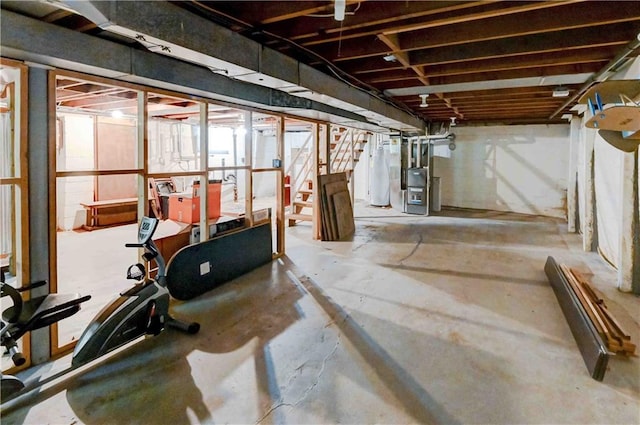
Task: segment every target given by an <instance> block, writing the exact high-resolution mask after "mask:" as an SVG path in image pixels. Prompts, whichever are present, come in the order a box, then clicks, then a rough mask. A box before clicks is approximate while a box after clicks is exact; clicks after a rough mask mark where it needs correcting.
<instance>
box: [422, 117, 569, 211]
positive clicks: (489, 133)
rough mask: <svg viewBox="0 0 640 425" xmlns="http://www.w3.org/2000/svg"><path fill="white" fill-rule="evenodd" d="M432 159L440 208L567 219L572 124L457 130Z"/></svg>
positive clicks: (461, 128) (463, 128)
mask: <svg viewBox="0 0 640 425" xmlns="http://www.w3.org/2000/svg"><path fill="white" fill-rule="evenodd" d="M452 132H453V133H454V134H455V135H456V146H457V147H456V150H455V151H453V152H452V153H451V157H450V158H443V157H435V158H434V176H436V177H440V178H441V190H442V193H441V195H442V205H444V206H452V207H462V208H477V209H487V210H496V211H511V212H517V213H524V214H537V215H545V216H551V217H560V218H566V198H567V174H568V173H567V167H568V165H569V133H570V127H569V125H568V124H567V125H564V124H559V125H527V126H487V127H457V128H455V127H454V128H453V131H452Z"/></svg>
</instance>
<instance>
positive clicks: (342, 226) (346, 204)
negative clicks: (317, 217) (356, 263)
mask: <svg viewBox="0 0 640 425" xmlns="http://www.w3.org/2000/svg"><path fill="white" fill-rule="evenodd" d="M318 190H319V193H320V207H321V217H322V219H321V222H322V240H324V241H337V240H344V239H346V238H349V237H350V236H352V235H353V234H354V233H355V223H354V221H353V206H352V205H351V195H350V194H349V188H348V187H347V175H346V173H336V174H327V175H320V176H318Z"/></svg>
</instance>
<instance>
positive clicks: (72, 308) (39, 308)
mask: <svg viewBox="0 0 640 425" xmlns="http://www.w3.org/2000/svg"><path fill="white" fill-rule="evenodd" d="M46 284H47V282H46V281H41V282H36V283H32V284H30V285H28V286H25V287H22V288H18V289H16V288H14V287H13V286H11V285H9V284H7V283H4V282H0V285H1V288H2V289H1V292H2V297H9V298H11V302H12V306H11V307H8V308H6V309H5V310H4V311H3V312H2V322H1V323H2V327H1V331H0V335H1V341H0V345H2V347H5V348H6V349H7V351H8V352H9V355H10V356H11V360H12V361H13V363H14V364H15V365H16V366H21V365H23V364H24V363H25V362H26V359H25V357H24V356H23V355H22V353H21V352H20V350H19V349H18V345H17V341H18V340H19V339H20V338H21V337H22V336H23V335H24V334H25V333H27V332H29V331H33V330H36V329H40V328H44V327H46V326H49V325H51V324H53V323H56V322H58V321H60V320H62V319H65V318H67V317H69V316H72V315H74V314H76V313H77V312H78V311H79V310H80V304H82V303H83V302H85V301H87V300H89V299H90V298H91V296H89V295H85V296H80V295H78V294H73V295H67V294H49V295H44V296H40V297H34V298H31V299H30V300H27V301H23V299H22V295H21V294H20V293H21V292H24V291H28V290H31V289H34V288H38V287H40V286H44V285H46ZM22 388H24V383H23V382H22V381H21V380H20V379H18V378H16V377H15V376H11V375H2V391H1V393H2V394H1V395H2V398H3V399H4V398H6V397H8V396H9V395H11V394H13V393H15V392H17V391H20V390H21V389H22Z"/></svg>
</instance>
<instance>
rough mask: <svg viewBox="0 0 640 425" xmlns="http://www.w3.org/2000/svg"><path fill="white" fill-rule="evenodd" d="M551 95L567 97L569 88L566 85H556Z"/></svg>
mask: <svg viewBox="0 0 640 425" xmlns="http://www.w3.org/2000/svg"><path fill="white" fill-rule="evenodd" d="M551 95H552V96H553V97H567V96H569V89H568V88H566V87H562V86H560V87H556V88H555V89H553V92H552V94H551Z"/></svg>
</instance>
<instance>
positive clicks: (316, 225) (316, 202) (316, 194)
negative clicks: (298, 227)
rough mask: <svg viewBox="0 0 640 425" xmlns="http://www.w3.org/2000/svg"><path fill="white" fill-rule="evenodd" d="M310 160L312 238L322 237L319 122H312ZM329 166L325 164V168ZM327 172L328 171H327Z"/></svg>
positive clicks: (318, 238)
mask: <svg viewBox="0 0 640 425" xmlns="http://www.w3.org/2000/svg"><path fill="white" fill-rule="evenodd" d="M327 133H329V126H328V125H327ZM312 152H313V153H312V155H313V158H312V161H313V176H312V179H313V181H312V186H313V189H312V191H313V195H312V196H313V218H312V219H311V226H312V230H311V232H312V234H313V239H315V240H320V239H322V231H321V228H320V220H321V217H320V214H321V212H320V208H321V207H320V188H319V187H318V176H319V175H320V165H319V162H320V124H313V148H312ZM327 162H329V161H327ZM330 168H331V167H330V166H327V170H329V169H330ZM327 174H329V172H327Z"/></svg>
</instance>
